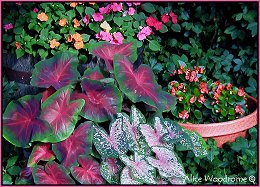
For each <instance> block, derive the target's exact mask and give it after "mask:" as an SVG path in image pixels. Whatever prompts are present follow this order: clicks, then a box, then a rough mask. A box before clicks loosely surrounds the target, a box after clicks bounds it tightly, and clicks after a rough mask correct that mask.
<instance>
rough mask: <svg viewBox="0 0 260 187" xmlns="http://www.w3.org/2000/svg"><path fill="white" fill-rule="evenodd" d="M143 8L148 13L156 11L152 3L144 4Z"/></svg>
mask: <svg viewBox="0 0 260 187" xmlns="http://www.w3.org/2000/svg"><path fill="white" fill-rule="evenodd" d="M143 8H144V10H145V11H146V12H148V13H153V12H155V11H156V9H155V7H154V5H153V4H152V3H144V4H143Z"/></svg>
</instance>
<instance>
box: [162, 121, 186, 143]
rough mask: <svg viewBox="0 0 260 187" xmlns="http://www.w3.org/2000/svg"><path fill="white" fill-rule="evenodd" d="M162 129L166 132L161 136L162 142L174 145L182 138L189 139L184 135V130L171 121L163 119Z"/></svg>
mask: <svg viewBox="0 0 260 187" xmlns="http://www.w3.org/2000/svg"><path fill="white" fill-rule="evenodd" d="M163 127H164V128H165V129H166V130H167V132H166V133H164V135H163V136H162V140H163V141H164V142H170V143H176V142H179V141H180V140H182V139H184V138H189V136H187V134H186V133H184V129H183V128H182V127H181V126H180V125H179V124H178V123H176V122H174V121H172V120H168V119H164V120H163Z"/></svg>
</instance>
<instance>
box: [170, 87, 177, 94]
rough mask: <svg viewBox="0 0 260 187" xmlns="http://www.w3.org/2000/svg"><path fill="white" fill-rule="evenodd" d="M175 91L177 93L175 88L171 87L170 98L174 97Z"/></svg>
mask: <svg viewBox="0 0 260 187" xmlns="http://www.w3.org/2000/svg"><path fill="white" fill-rule="evenodd" d="M176 91H177V89H176V88H175V87H172V89H171V94H172V96H175V95H176Z"/></svg>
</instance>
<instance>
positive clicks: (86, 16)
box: [83, 15, 89, 25]
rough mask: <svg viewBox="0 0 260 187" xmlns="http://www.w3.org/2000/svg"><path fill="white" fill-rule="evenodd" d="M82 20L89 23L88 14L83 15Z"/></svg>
mask: <svg viewBox="0 0 260 187" xmlns="http://www.w3.org/2000/svg"><path fill="white" fill-rule="evenodd" d="M83 22H84V23H85V24H86V25H88V24H89V16H88V15H85V16H84V18H83Z"/></svg>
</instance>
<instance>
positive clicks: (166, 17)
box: [162, 14, 170, 23]
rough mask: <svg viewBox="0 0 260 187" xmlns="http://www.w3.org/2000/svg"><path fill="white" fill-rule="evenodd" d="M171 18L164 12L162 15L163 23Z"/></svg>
mask: <svg viewBox="0 0 260 187" xmlns="http://www.w3.org/2000/svg"><path fill="white" fill-rule="evenodd" d="M169 19H170V16H168V15H167V14H163V15H162V22H163V23H167V22H168V21H169Z"/></svg>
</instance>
